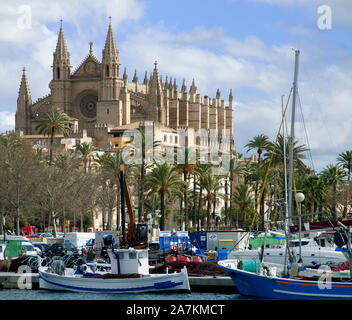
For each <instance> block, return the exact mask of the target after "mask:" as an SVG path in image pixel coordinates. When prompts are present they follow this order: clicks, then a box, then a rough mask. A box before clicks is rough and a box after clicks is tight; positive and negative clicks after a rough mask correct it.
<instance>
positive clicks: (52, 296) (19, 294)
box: [0, 289, 254, 301]
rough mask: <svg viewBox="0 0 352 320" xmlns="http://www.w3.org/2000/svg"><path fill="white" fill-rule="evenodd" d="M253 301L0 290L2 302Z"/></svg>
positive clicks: (227, 296) (207, 296) (194, 294)
mask: <svg viewBox="0 0 352 320" xmlns="http://www.w3.org/2000/svg"><path fill="white" fill-rule="evenodd" d="M248 299H249V300H253V299H254V298H252V299H250V298H248V297H244V296H241V295H239V294H222V293H209V292H207V293H204V292H192V293H159V294H158V293H138V294H131V293H130V294H124V293H118V294H111V293H110V294H109V293H107V294H105V293H78V292H65V291H60V292H59V291H48V290H20V289H9V290H6V289H3V290H0V300H152V301H158V300H174V301H176V300H180V301H181V300H187V301H189V300H248Z"/></svg>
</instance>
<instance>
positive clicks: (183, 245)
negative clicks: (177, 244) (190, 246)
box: [182, 242, 187, 250]
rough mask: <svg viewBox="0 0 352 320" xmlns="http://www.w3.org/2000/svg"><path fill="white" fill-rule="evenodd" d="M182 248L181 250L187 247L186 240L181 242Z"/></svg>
mask: <svg viewBox="0 0 352 320" xmlns="http://www.w3.org/2000/svg"><path fill="white" fill-rule="evenodd" d="M182 248H183V250H186V249H187V243H186V242H182Z"/></svg>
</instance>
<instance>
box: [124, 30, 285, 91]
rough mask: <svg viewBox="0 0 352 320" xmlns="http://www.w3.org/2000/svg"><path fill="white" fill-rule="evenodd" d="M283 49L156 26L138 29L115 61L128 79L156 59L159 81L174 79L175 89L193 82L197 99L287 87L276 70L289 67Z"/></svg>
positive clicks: (249, 40)
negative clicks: (184, 82)
mask: <svg viewBox="0 0 352 320" xmlns="http://www.w3.org/2000/svg"><path fill="white" fill-rule="evenodd" d="M214 47H216V50H215V51H214ZM288 48H290V46H285V48H283V47H278V46H272V47H268V46H266V45H265V44H264V43H263V42H261V41H260V40H259V39H258V38H255V37H248V38H245V39H243V40H240V39H235V38H229V37H226V36H225V35H224V33H223V31H222V30H221V29H220V28H212V29H206V28H205V27H198V28H195V29H193V30H190V31H188V32H182V33H171V32H167V31H165V30H164V27H163V26H156V27H149V28H144V29H140V30H138V31H137V32H136V33H134V34H132V35H130V36H129V37H128V38H127V39H126V41H124V42H123V43H121V50H120V54H121V59H120V60H121V61H122V62H124V61H125V64H126V65H127V67H128V68H127V69H128V70H129V73H130V74H131V73H132V72H133V69H134V68H137V70H138V71H139V72H144V70H152V66H153V62H154V60H157V61H158V63H159V71H160V73H162V74H163V75H164V77H165V75H168V76H169V77H170V76H171V77H173V78H174V77H177V79H178V83H179V84H180V82H181V81H182V79H183V78H185V79H186V80H187V83H188V85H190V82H191V81H192V78H195V81H196V84H197V86H198V90H199V91H200V93H201V94H207V95H215V92H216V89H217V88H220V89H221V88H223V89H224V90H226V91H225V92H228V91H229V89H230V88H233V89H234V90H235V91H236V89H239V88H243V87H246V88H252V89H255V90H260V91H263V92H265V93H272V92H276V91H277V90H278V88H283V87H284V85H285V82H286V85H287V84H288V83H287V81H286V74H285V72H284V71H283V70H282V69H281V67H282V66H284V65H285V64H286V65H288V61H289V56H288V54H287V52H286V51H289V52H290V50H291V49H289V50H288ZM291 60H292V56H291ZM275 61H280V63H276V62H275Z"/></svg>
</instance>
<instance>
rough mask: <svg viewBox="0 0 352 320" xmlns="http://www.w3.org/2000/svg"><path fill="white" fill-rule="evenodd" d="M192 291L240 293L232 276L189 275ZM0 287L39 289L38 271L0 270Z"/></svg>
mask: <svg viewBox="0 0 352 320" xmlns="http://www.w3.org/2000/svg"><path fill="white" fill-rule="evenodd" d="M188 278H189V284H190V286H191V291H194V292H214V293H217V292H219V293H238V291H237V289H236V287H235V285H234V283H233V282H232V280H231V278H230V277H226V276H225V277H224V276H216V277H215V276H214V277H213V276H207V277H192V276H190V277H188ZM0 289H27V290H37V289H39V275H38V273H15V272H0Z"/></svg>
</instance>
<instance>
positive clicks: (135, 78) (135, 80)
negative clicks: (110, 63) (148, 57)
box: [132, 69, 138, 82]
mask: <svg viewBox="0 0 352 320" xmlns="http://www.w3.org/2000/svg"><path fill="white" fill-rule="evenodd" d="M132 81H133V82H138V76H137V70H136V69H134V76H133V79H132Z"/></svg>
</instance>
